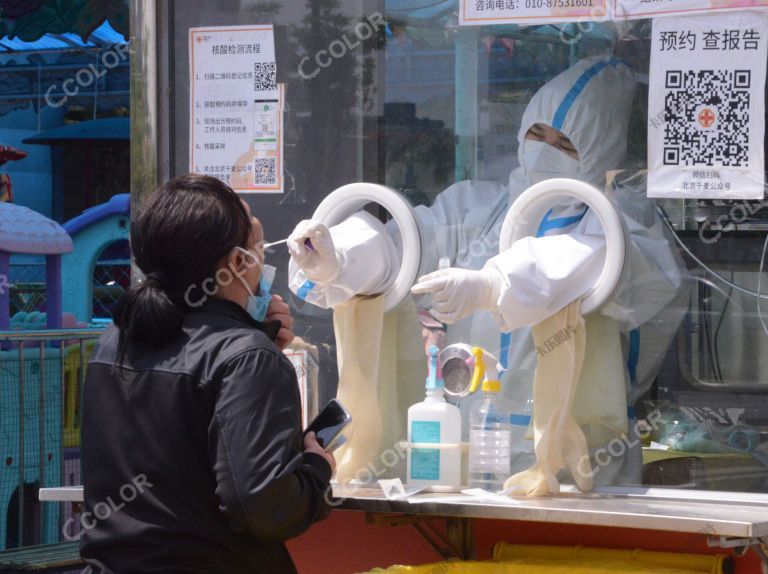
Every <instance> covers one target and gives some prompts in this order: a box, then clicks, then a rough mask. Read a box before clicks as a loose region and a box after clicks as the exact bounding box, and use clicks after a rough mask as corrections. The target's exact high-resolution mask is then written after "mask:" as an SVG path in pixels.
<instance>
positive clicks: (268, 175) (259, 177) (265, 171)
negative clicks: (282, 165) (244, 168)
mask: <svg viewBox="0 0 768 574" xmlns="http://www.w3.org/2000/svg"><path fill="white" fill-rule="evenodd" d="M276 164H277V158H274V157H257V158H256V159H255V160H254V161H253V177H254V183H255V184H256V185H259V184H260V185H266V184H272V185H274V184H276V183H277V176H276V174H275V166H276Z"/></svg>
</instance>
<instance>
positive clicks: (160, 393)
mask: <svg viewBox="0 0 768 574" xmlns="http://www.w3.org/2000/svg"><path fill="white" fill-rule="evenodd" d="M263 243H264V241H263V231H262V228H261V224H260V223H259V221H258V220H257V219H256V218H254V217H252V216H251V214H250V210H249V209H248V206H247V205H246V204H245V203H244V202H242V201H241V200H240V199H239V198H238V196H237V194H235V192H234V191H232V189H230V188H229V187H228V186H227V185H225V184H224V183H221V182H219V181H218V180H216V179H214V178H211V177H207V176H200V175H186V176H182V177H179V178H176V179H174V180H171V181H169V182H168V183H166V184H165V185H163V186H162V187H161V188H160V189H159V190H157V191H156V192H155V193H154V194H153V195H152V196H150V197H149V198H148V199H147V201H146V203H145V205H144V206H143V209H142V210H141V212H140V213H139V214H138V215H137V217H135V219H134V221H133V223H132V225H131V247H132V250H133V255H134V258H135V261H136V264H137V265H138V266H139V268H140V269H141V270H142V272H144V273H145V274H146V279H145V280H144V281H143V282H142V283H141V284H139V285H138V286H136V287H134V288H132V289H131V291H130V292H129V293H127V294H126V296H125V297H124V298H123V300H121V302H120V305H119V307H118V309H117V312H116V314H115V325H114V326H112V327H110V328H109V329H107V331H106V332H105V333H104V334H103V335H102V337H101V339H100V341H99V344H98V346H97V348H96V349H95V351H94V354H93V357H92V359H91V362H90V364H89V366H88V374H87V377H86V383H85V389H84V413H83V427H82V429H83V436H82V457H83V458H82V462H83V476H84V479H85V480H84V485H85V509H84V513H83V519H82V521H81V523H82V530H83V539H82V544H81V554H82V556H83V559H84V560H85V561H86V562H87V563H88V564H89V566H90V572H94V573H112V572H114V573H116V574H119V573H128V572H130V573H150V572H152V573H155V572H157V573H160V572H162V573H163V574H169V573H176V572H184V573H192V572H195V573H197V572H199V573H217V574H218V573H228V572H231V573H238V574H243V573H249V572H254V573H257V572H265V573H267V572H268V573H270V574H273V573H282V572H295V568H294V565H293V562H292V560H291V557H290V555H289V554H288V551H287V550H286V548H285V545H284V543H283V541H284V540H286V539H288V538H291V537H294V536H297V535H299V534H301V533H302V532H303V531H305V530H306V529H307V528H308V527H309V526H310V525H311V524H312V523H313V522H315V521H317V520H320V519H322V518H324V517H325V516H327V515H328V512H329V510H330V507H329V504H328V500H327V493H328V492H329V481H330V478H331V475H332V473H333V470H334V466H335V462H334V460H333V456H332V455H330V454H327V453H325V452H324V451H323V449H322V448H321V447H320V446H319V445H318V444H317V441H316V440H315V437H314V436H313V435H308V436H307V437H306V438H305V439H304V440H303V441H302V431H301V421H300V412H301V411H300V399H299V388H298V383H297V380H296V373H295V371H294V369H293V366H292V364H291V363H290V362H289V361H288V360H287V359H286V358H285V356H284V355H283V354H282V353H281V352H280V351H281V349H282V348H284V347H285V345H287V344H288V343H289V342H290V341H291V339H292V338H293V333H292V331H291V328H292V320H291V318H290V313H289V309H288V306H287V305H286V304H285V303H284V302H283V301H282V300H281V299H280V298H279V297H278V296H274V297H273V298H272V301H271V302H270V304H269V308H268V312H267V317H266V319H265V322H260V321H257V320H255V319H254V318H252V316H251V314H249V312H248V311H247V310H249V311H250V310H251V309H252V308H253V307H254V303H255V298H254V297H253V294H254V293H256V294H257V293H258V285H259V278H260V275H261V268H262V266H263V260H264V252H263ZM86 571H88V569H87V570H86Z"/></svg>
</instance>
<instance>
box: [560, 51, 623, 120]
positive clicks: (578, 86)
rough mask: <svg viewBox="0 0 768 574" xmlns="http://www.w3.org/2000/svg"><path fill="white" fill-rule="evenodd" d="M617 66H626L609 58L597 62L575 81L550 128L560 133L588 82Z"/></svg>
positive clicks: (616, 59) (615, 59) (617, 60)
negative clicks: (606, 69)
mask: <svg viewBox="0 0 768 574" xmlns="http://www.w3.org/2000/svg"><path fill="white" fill-rule="evenodd" d="M619 64H624V65H625V66H626V65H627V64H626V63H625V62H622V61H621V60H619V59H618V58H611V59H610V60H606V61H604V62H598V63H597V64H595V65H594V66H592V67H591V68H589V69H588V70H587V71H586V72H584V73H583V74H582V75H581V77H580V78H579V79H578V80H576V83H575V84H574V85H573V87H572V88H571V89H570V90H568V93H567V94H565V98H563V101H562V102H561V103H560V107H558V108H557V111H556V112H555V117H554V118H552V127H553V128H555V129H556V130H561V131H562V129H563V124H564V123H565V118H566V116H567V115H568V112H569V111H571V108H572V107H573V104H574V103H575V102H576V99H577V98H578V97H579V96H580V95H581V93H582V92H583V91H584V89H585V88H586V87H587V84H588V83H589V81H590V80H591V79H592V78H594V77H595V76H597V75H598V74H599V73H600V72H602V71H603V70H604V69H605V68H607V67H608V66H618V65H619Z"/></svg>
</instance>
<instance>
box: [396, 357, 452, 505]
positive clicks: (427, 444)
mask: <svg viewBox="0 0 768 574" xmlns="http://www.w3.org/2000/svg"><path fill="white" fill-rule="evenodd" d="M437 355H438V349H437V347H436V346H434V345H432V346H431V347H430V348H429V375H428V376H427V381H426V385H427V396H426V398H425V399H424V401H422V402H420V403H416V404H415V405H413V406H411V408H409V409H408V460H407V474H408V478H407V482H408V484H409V485H422V486H429V487H432V488H433V489H434V490H440V491H451V490H458V489H459V487H460V486H461V449H460V442H461V413H460V411H459V409H458V407H456V406H454V405H452V404H450V403H447V402H445V395H444V393H443V379H442V378H441V377H440V374H439V373H438V361H437ZM419 443H423V444H424V446H423V447H422V446H419ZM440 445H449V446H448V448H439V446H440Z"/></svg>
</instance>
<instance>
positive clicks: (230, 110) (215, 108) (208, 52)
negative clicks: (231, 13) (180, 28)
mask: <svg viewBox="0 0 768 574" xmlns="http://www.w3.org/2000/svg"><path fill="white" fill-rule="evenodd" d="M189 62H190V90H189V94H190V112H189V121H190V128H189V134H190V136H189V147H190V150H189V166H190V171H193V172H195V173H200V174H204V175H210V176H213V177H216V178H218V179H220V180H222V181H225V182H227V183H228V184H230V185H231V186H232V188H233V189H234V190H235V191H238V192H242V193H282V192H283V165H282V161H283V148H282V146H283V142H282V139H283V113H282V112H283V100H284V89H283V87H282V86H280V85H278V84H277V82H276V78H277V72H276V70H277V66H276V62H275V40H274V31H273V29H272V26H271V25H265V26H227V27H216V28H190V30H189Z"/></svg>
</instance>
